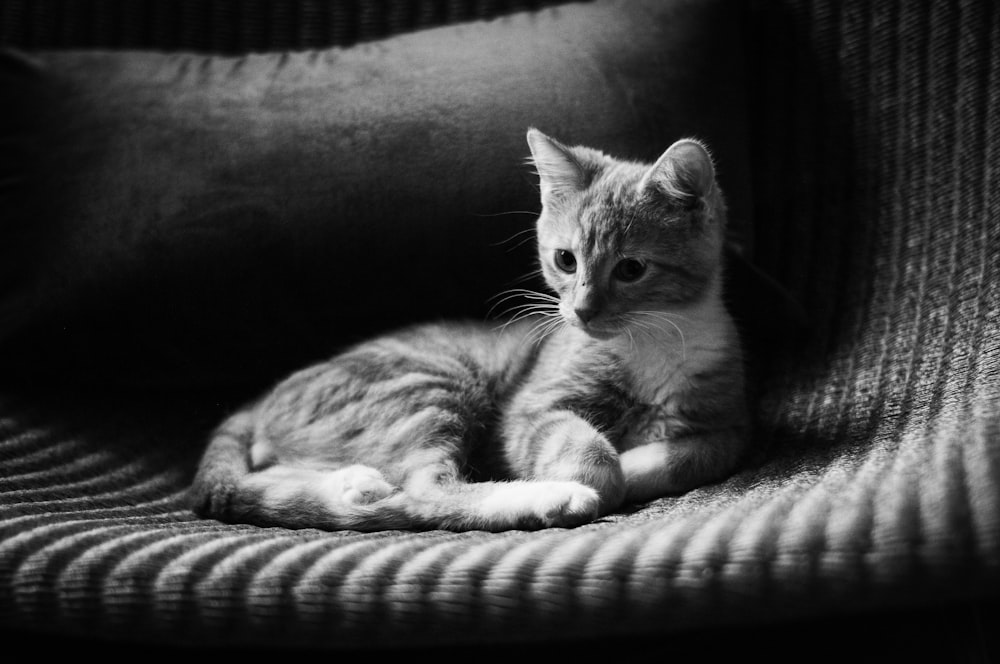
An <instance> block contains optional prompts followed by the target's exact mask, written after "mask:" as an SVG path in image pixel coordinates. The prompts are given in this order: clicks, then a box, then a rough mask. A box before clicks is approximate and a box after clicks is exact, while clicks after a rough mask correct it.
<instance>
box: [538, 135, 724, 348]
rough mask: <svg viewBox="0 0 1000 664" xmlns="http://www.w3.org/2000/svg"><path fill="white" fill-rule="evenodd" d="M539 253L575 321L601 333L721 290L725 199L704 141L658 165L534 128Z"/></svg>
mask: <svg viewBox="0 0 1000 664" xmlns="http://www.w3.org/2000/svg"><path fill="white" fill-rule="evenodd" d="M528 145H529V147H530V148H531V155H532V161H533V162H534V165H535V168H536V170H537V171H538V175H539V181H540V185H541V197H542V212H541V215H540V216H539V218H538V222H537V239H538V252H539V261H540V263H541V268H542V273H543V275H544V277H545V280H546V282H547V283H548V285H549V286H550V287H551V288H552V289H553V291H555V293H556V294H557V295H558V296H559V299H560V305H559V312H560V314H561V315H562V317H563V319H564V320H565V321H566V322H568V323H569V324H571V325H573V326H575V327H578V328H580V329H582V330H585V331H586V332H587V333H589V334H590V335H591V336H594V337H597V338H610V337H613V336H617V335H618V334H621V333H622V332H623V331H625V330H626V329H628V328H629V327H631V326H635V325H641V320H642V318H643V317H644V316H647V315H650V312H663V311H677V310H681V309H685V308H687V307H688V306H690V305H692V304H696V303H698V302H700V301H702V300H703V299H704V298H706V297H709V296H711V295H712V293H713V292H714V291H713V289H714V288H715V287H716V285H717V283H718V274H719V269H720V263H721V260H722V244H723V237H724V226H725V205H724V203H723V199H722V194H721V192H720V191H719V188H718V185H717V184H716V181H715V168H714V166H713V164H712V159H711V157H710V155H709V153H708V150H707V149H706V148H705V146H704V145H703V144H702V143H700V142H699V141H696V140H693V139H683V140H680V141H677V142H676V143H674V144H673V145H671V146H670V148H669V149H667V151H666V152H664V153H663V155H662V156H661V157H660V158H659V159H658V160H657V161H656V163H655V164H640V163H634V162H627V161H621V160H618V159H614V158H612V157H609V156H607V155H605V154H603V153H601V152H599V151H597V150H593V149H590V148H584V147H568V146H566V145H563V144H562V143H560V142H558V141H556V140H554V139H552V138H549V137H548V136H546V135H545V134H543V133H541V132H540V131H538V130H536V129H531V130H529V131H528Z"/></svg>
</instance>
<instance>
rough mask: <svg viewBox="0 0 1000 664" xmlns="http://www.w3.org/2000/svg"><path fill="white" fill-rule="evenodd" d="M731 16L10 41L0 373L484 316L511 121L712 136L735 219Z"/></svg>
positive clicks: (229, 377) (122, 375)
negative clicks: (128, 47)
mask: <svg viewBox="0 0 1000 664" xmlns="http://www.w3.org/2000/svg"><path fill="white" fill-rule="evenodd" d="M738 19H739V10H738V8H737V7H736V6H734V5H732V4H731V3H727V2H725V1H724V0H718V1H715V2H699V3H690V2H684V1H680V0H672V1H668V2H663V1H662V0H647V1H644V2H594V3H587V4H572V5H565V6H559V7H556V8H552V9H547V10H543V11H538V12H523V13H518V14H513V15H510V16H506V17H503V18H500V19H496V20H493V21H489V22H476V23H466V24H460V25H453V26H448V27H444V28H435V29H428V30H425V31H421V32H416V33H411V34H405V35H399V36H395V37H391V38H387V39H384V40H381V41H377V42H370V43H365V44H360V45H356V46H353V47H351V48H334V49H329V50H325V51H311V52H291V53H268V54H254V55H246V56H243V57H212V56H209V55H200V54H194V53H175V54H167V53H158V52H140V51H132V52H100V51H95V52H35V53H30V54H20V55H19V54H14V53H6V54H4V55H3V58H2V62H0V72H2V73H0V89H2V90H3V96H4V99H5V100H7V99H10V100H14V101H13V102H12V103H11V104H10V105H9V107H8V108H6V109H5V110H4V111H3V117H2V118H0V121H2V123H3V127H4V133H5V134H6V136H7V138H6V139H4V140H5V142H6V143H8V144H10V145H13V146H16V148H17V149H16V150H12V151H9V152H8V158H7V159H6V160H5V163H3V164H2V165H0V168H2V169H3V170H2V171H0V172H2V173H4V174H6V175H10V177H9V181H10V182H11V184H10V186H7V187H5V188H3V189H0V203H2V209H3V212H4V214H3V216H4V217H5V219H4V221H3V222H0V223H2V226H0V260H3V261H4V267H3V268H2V269H0V279H2V280H3V282H2V286H0V287H2V291H0V367H2V368H4V369H5V370H8V371H16V370H19V369H20V370H26V371H28V372H31V375H37V374H38V372H41V371H43V370H44V371H50V370H51V371H58V372H60V375H63V376H76V377H83V378H84V379H85V380H88V381H90V380H102V381H113V382H126V383H134V382H147V383H153V384H167V383H183V384H199V383H207V384H216V383H231V382H245V381H257V380H261V379H264V378H267V379H270V378H271V377H273V376H274V375H276V374H277V373H280V372H284V371H287V370H288V369H289V368H290V367H291V366H293V365H297V364H300V363H303V362H306V361H311V360H312V359H314V358H316V357H319V356H321V355H325V354H328V353H331V352H333V351H334V350H336V348H337V347H339V346H340V345H342V344H345V343H348V342H351V341H354V340H357V339H359V338H361V337H363V336H366V335H369V334H371V333H373V332H376V331H378V330H382V329H385V328H388V327H393V326H397V325H402V324H406V323H411V322H417V321H421V320H427V319H437V318H445V317H478V318H482V317H484V316H485V315H486V313H487V311H488V310H489V307H490V302H489V298H490V296H492V295H495V294H497V293H498V292H500V291H502V290H503V289H505V288H511V287H515V286H517V285H518V279H519V278H520V277H522V276H524V275H525V274H527V273H530V272H531V271H532V270H533V269H534V267H535V259H534V248H533V246H532V242H531V241H530V238H531V234H530V232H525V233H523V234H522V231H528V230H529V229H531V228H532V227H533V223H534V215H535V214H536V212H537V210H538V209H539V203H538V195H537V186H536V182H535V177H534V175H533V174H532V173H531V171H530V169H529V168H528V167H527V166H526V165H525V157H526V156H527V154H528V151H527V147H526V143H525V132H526V130H527V128H528V127H529V126H536V127H538V128H539V129H541V130H543V131H545V132H546V133H548V134H550V135H552V136H555V137H557V138H559V139H560V140H561V141H563V142H567V143H575V144H587V145H591V146H594V147H598V148H600V149H602V150H605V151H607V152H609V153H612V154H615V155H617V156H623V157H629V158H634V159H642V160H650V161H652V160H654V159H655V158H656V157H657V156H658V155H659V154H660V153H661V152H662V151H663V150H664V149H665V148H666V147H667V146H668V145H669V144H670V143H671V142H672V141H674V140H675V139H677V138H679V137H681V136H691V135H693V136H698V137H700V138H702V139H704V140H706V141H707V142H708V143H709V145H710V146H712V147H713V149H714V154H715V156H716V159H717V161H718V166H719V172H720V179H721V181H722V184H723V187H724V189H725V190H726V191H727V193H728V195H729V196H728V197H729V202H730V207H731V213H732V218H733V228H734V230H735V231H736V232H737V233H738V234H739V233H741V232H742V230H743V229H745V228H746V223H745V222H746V219H747V216H748V212H749V195H748V190H747V186H746V183H747V181H748V169H747V166H746V153H745V138H744V137H745V131H744V122H745V117H744V105H743V96H742V90H741V84H742V76H741V69H740V58H741V50H740V45H739V39H738V37H739V33H738Z"/></svg>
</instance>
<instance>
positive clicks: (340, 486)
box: [328, 465, 396, 505]
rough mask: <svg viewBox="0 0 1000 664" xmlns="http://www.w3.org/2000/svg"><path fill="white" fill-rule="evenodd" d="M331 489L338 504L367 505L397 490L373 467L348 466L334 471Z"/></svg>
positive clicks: (331, 476)
mask: <svg viewBox="0 0 1000 664" xmlns="http://www.w3.org/2000/svg"><path fill="white" fill-rule="evenodd" d="M329 482H330V484H329V487H328V488H329V489H330V491H331V493H332V494H333V496H335V497H336V499H337V500H338V502H341V503H347V504H349V505H367V504H369V503H374V502H375V501H377V500H381V499H382V498H385V497H387V496H389V495H391V494H392V493H393V492H394V491H395V490H396V488H395V487H394V486H393V485H391V484H389V482H387V481H386V479H385V477H384V476H383V475H382V473H380V472H379V471H378V470H376V469H375V468H372V467H371V466H362V465H355V466H347V467H346V468H340V469H338V470H335V471H332V472H331V473H330V477H329Z"/></svg>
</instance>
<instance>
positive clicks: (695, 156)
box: [643, 138, 715, 203]
mask: <svg viewBox="0 0 1000 664" xmlns="http://www.w3.org/2000/svg"><path fill="white" fill-rule="evenodd" d="M714 184H715V166H714V165H713V164H712V157H711V155H710V154H709V153H708V148H707V147H705V145H704V144H703V143H701V142H700V141H697V140H695V139H693V138H682V139H681V140H679V141H677V142H676V143H674V144H673V145H671V146H670V147H669V148H667V151H666V152H664V153H663V155H662V156H661V157H660V158H659V159H657V160H656V163H655V164H653V167H652V168H650V169H649V171H648V172H647V173H646V175H645V177H644V178H643V186H645V187H654V188H655V189H657V190H658V191H660V192H661V193H664V194H666V195H668V196H670V197H671V198H677V199H680V200H682V201H685V200H686V201H689V202H692V203H693V202H694V201H697V200H698V199H701V198H702V197H704V196H706V195H707V194H708V193H709V192H710V191H711V189H712V186H713V185H714Z"/></svg>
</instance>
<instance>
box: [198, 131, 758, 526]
mask: <svg viewBox="0 0 1000 664" xmlns="http://www.w3.org/2000/svg"><path fill="white" fill-rule="evenodd" d="M527 141H528V147H529V149H530V152H531V158H530V161H531V162H533V163H534V166H535V169H536V170H537V173H538V177H539V184H540V192H541V213H540V215H539V216H538V219H537V222H536V240H537V249H538V260H539V263H540V267H541V273H542V275H543V276H544V279H545V282H546V283H547V285H548V286H549V287H550V288H551V290H552V293H553V294H546V293H541V292H535V291H527V297H528V299H529V304H527V305H525V306H524V308H522V309H521V310H519V311H518V314H517V315H515V316H514V317H513V318H511V319H510V320H509V321H508V322H507V323H505V324H503V325H497V324H495V323H488V322H452V323H437V324H430V323H428V324H422V325H416V326H413V327H409V328H406V329H403V330H401V331H398V332H395V333H390V334H387V335H385V336H382V337H379V338H375V339H373V340H370V341H367V342H363V343H360V344H358V345H356V346H354V347H352V348H349V349H347V350H346V351H344V352H343V353H341V354H339V355H337V356H335V357H333V358H332V359H329V360H328V361H325V362H321V363H319V364H317V365H315V366H311V367H308V368H305V369H302V370H300V371H298V372H296V373H294V374H292V375H291V376H289V377H288V378H286V379H285V380H283V381H281V382H280V383H279V384H278V385H277V386H276V387H274V389H272V390H271V391H269V392H268V393H267V394H265V395H264V396H263V397H261V398H260V399H258V400H256V401H255V402H253V403H251V404H250V405H248V406H246V407H244V408H242V409H241V410H239V411H237V412H236V413H235V414H233V415H232V416H230V417H229V418H228V419H227V420H226V421H225V422H224V423H222V424H221V425H220V426H219V427H218V429H217V430H216V431H215V433H214V434H213V437H212V439H211V441H210V443H209V446H208V448H207V449H206V451H205V453H204V456H203V458H202V461H201V464H200V466H199V469H198V472H197V475H196V477H195V480H194V482H193V485H192V487H191V491H190V497H191V501H192V505H193V508H194V510H195V511H196V512H197V513H198V514H200V515H201V516H204V517H207V518H216V519H220V520H224V521H229V522H245V523H252V524H259V525H265V526H284V527H288V528H320V529H327V530H343V529H347V530H359V531H373V530H382V529H420V530H423V529H447V530H458V531H461V530H487V531H502V530H509V529H537V528H546V527H574V526H578V525H581V524H585V523H587V522H591V521H593V520H595V519H597V518H598V517H601V516H603V515H607V514H610V513H612V512H614V511H616V510H619V509H621V508H622V507H623V506H625V505H626V504H635V503H643V502H647V501H650V500H652V499H655V498H659V497H662V496H666V495H671V494H679V493H683V492H686V491H688V490H691V489H693V488H696V487H698V486H701V485H704V484H706V483H711V482H715V481H719V480H722V479H724V478H725V477H727V476H728V475H729V474H731V473H732V472H733V471H734V469H735V468H736V467H737V465H738V463H739V461H740V460H741V458H742V456H743V454H744V452H745V451H746V449H747V446H748V440H749V432H748V429H749V417H748V404H747V400H746V394H745V387H744V366H743V357H742V350H741V344H740V340H739V336H738V334H737V329H736V326H735V324H734V321H733V319H732V317H731V316H730V315H729V313H728V312H727V309H726V307H725V305H724V301H723V293H722V277H723V258H722V256H723V242H724V234H725V224H726V208H725V202H724V200H723V195H722V192H721V191H720V188H719V185H718V183H717V182H716V177H715V168H714V165H713V161H712V158H711V156H710V153H709V151H708V149H707V147H706V146H705V145H704V144H703V143H701V142H699V141H698V140H695V139H682V140H679V141H677V142H676V143H674V144H673V145H671V146H670V147H669V148H668V149H667V150H666V151H665V152H664V153H663V154H662V156H661V157H660V158H659V159H658V160H657V161H656V162H655V163H653V164H643V163H635V162H630V161H624V160H620V159H617V158H613V157H610V156H608V155H606V154H604V153H602V152H600V151H598V150H595V149H592V148H587V147H569V146H566V145H564V144H562V143H560V142H559V141H557V140H555V139H553V138H550V137H548V136H546V135H545V134H543V133H542V132H540V131H539V130H537V129H534V128H532V129H530V130H529V131H528V134H527Z"/></svg>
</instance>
